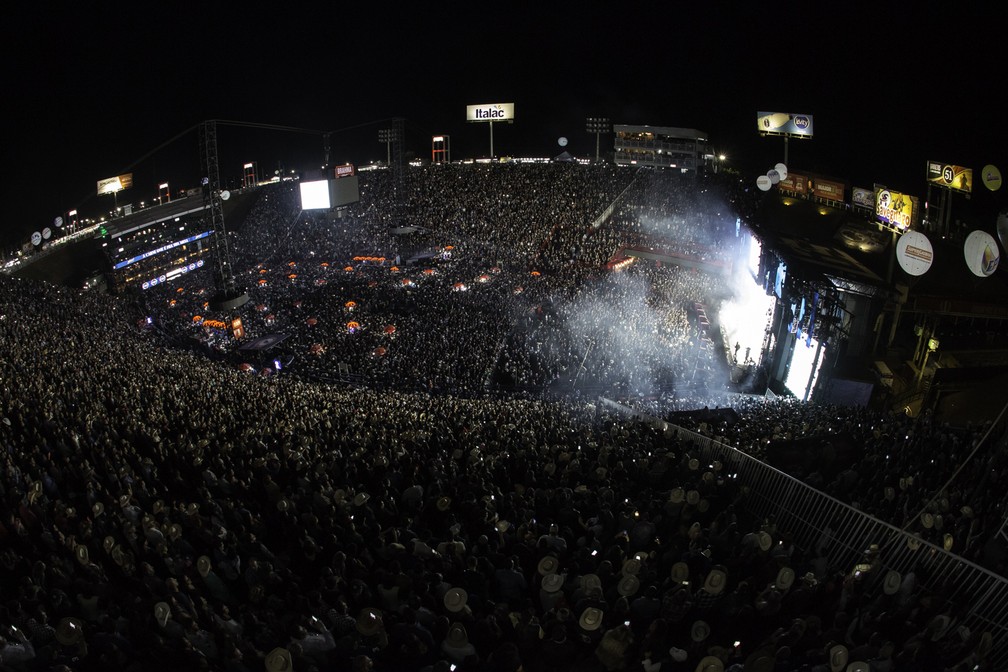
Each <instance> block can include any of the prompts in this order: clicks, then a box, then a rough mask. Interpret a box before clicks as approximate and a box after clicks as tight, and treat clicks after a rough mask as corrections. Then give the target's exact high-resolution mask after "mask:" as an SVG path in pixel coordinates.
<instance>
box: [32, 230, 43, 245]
mask: <svg viewBox="0 0 1008 672" xmlns="http://www.w3.org/2000/svg"><path fill="white" fill-rule="evenodd" d="M31 241H32V245H41V244H42V234H41V233H39V232H38V231H36V232H35V233H33V234H32V237H31Z"/></svg>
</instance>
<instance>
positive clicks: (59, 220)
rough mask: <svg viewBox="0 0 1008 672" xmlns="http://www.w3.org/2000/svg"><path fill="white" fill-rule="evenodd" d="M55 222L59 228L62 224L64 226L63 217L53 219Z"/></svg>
mask: <svg viewBox="0 0 1008 672" xmlns="http://www.w3.org/2000/svg"><path fill="white" fill-rule="evenodd" d="M53 224H55V225H56V228H57V229H58V228H60V227H61V226H63V218H62V217H57V218H56V219H54V220H53Z"/></svg>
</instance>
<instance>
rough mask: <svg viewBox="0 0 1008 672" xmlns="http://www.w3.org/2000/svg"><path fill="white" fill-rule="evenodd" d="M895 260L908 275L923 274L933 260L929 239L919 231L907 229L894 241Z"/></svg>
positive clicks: (932, 250)
mask: <svg viewBox="0 0 1008 672" xmlns="http://www.w3.org/2000/svg"><path fill="white" fill-rule="evenodd" d="M896 261H898V262H899V265H900V268H902V269H903V270H904V271H906V272H907V274H908V275H924V274H925V273H927V272H928V270H929V269H930V268H931V263H932V262H933V261H934V249H933V248H932V247H931V241H930V240H928V237H927V236H925V235H924V234H923V233H921V232H920V231H907V232H906V233H904V234H903V235H902V236H900V239H899V241H898V242H897V243H896Z"/></svg>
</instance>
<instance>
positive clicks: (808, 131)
mask: <svg viewBox="0 0 1008 672" xmlns="http://www.w3.org/2000/svg"><path fill="white" fill-rule="evenodd" d="M756 128H757V129H758V130H759V132H760V133H777V134H780V135H800V136H802V137H806V138H811V137H812V115H811V114H788V113H787V112H757V113H756Z"/></svg>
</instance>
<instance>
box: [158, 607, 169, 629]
mask: <svg viewBox="0 0 1008 672" xmlns="http://www.w3.org/2000/svg"><path fill="white" fill-rule="evenodd" d="M170 616H171V607H169V606H168V603H167V602H158V603H157V604H155V605H154V618H155V620H157V622H158V624H159V625H160V626H161V627H162V628H163V627H164V626H165V624H166V623H167V622H168V618H169V617H170Z"/></svg>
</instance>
